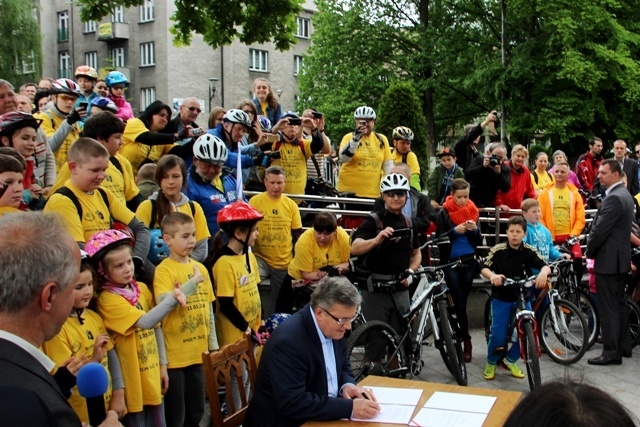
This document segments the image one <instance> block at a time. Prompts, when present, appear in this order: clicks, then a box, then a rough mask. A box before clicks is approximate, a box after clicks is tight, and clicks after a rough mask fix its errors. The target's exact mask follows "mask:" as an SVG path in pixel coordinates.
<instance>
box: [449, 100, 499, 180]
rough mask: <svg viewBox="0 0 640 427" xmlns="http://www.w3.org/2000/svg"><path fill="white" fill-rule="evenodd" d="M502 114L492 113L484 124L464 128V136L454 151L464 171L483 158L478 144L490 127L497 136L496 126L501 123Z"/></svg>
mask: <svg viewBox="0 0 640 427" xmlns="http://www.w3.org/2000/svg"><path fill="white" fill-rule="evenodd" d="M500 116H501V114H500V113H498V112H497V111H492V112H490V113H489V114H487V117H486V118H485V119H484V121H483V122H482V123H479V124H477V125H467V126H465V127H464V135H463V136H462V138H460V139H459V140H458V141H457V142H456V143H455V144H454V145H453V151H455V153H456V163H457V164H458V166H460V167H461V168H462V169H463V170H465V171H466V170H467V168H468V167H469V166H471V163H472V162H473V161H474V160H475V159H479V158H482V153H480V152H479V151H478V143H479V142H480V139H481V137H482V132H484V130H485V129H486V128H487V126H489V130H490V131H491V132H493V134H496V126H497V123H499V120H500Z"/></svg>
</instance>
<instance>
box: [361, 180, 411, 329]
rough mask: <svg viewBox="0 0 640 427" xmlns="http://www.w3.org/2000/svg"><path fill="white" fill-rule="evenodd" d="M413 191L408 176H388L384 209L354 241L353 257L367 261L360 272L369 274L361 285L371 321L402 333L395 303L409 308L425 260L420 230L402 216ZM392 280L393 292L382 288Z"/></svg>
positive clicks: (364, 225)
mask: <svg viewBox="0 0 640 427" xmlns="http://www.w3.org/2000/svg"><path fill="white" fill-rule="evenodd" d="M409 191H410V186H409V180H408V179H407V178H406V177H405V176H404V175H401V174H399V173H392V174H390V175H387V176H386V177H384V178H383V179H382V182H381V184H380V192H381V193H382V199H383V201H384V209H383V210H379V211H375V212H373V213H372V214H370V215H369V216H368V217H366V218H365V220H364V221H363V222H362V224H361V225H360V227H358V229H357V230H356V231H355V232H354V233H353V235H352V238H351V240H352V243H351V255H352V256H357V257H359V258H364V259H363V260H359V261H360V262H359V265H360V267H359V269H360V271H366V272H367V273H368V274H369V277H368V279H367V280H366V281H364V280H362V281H360V283H359V285H360V288H361V291H362V298H363V302H364V303H363V304H362V310H363V314H364V316H365V318H366V319H367V320H382V321H383V322H387V323H388V324H390V325H391V326H393V328H394V329H395V330H396V331H398V332H400V326H401V325H400V323H399V321H398V316H397V315H396V314H395V304H394V300H395V302H396V304H397V305H398V309H399V310H400V311H401V312H403V313H404V312H406V311H407V310H408V309H409V304H410V301H409V286H410V285H411V283H413V280H414V277H413V272H414V271H415V270H416V269H418V268H419V267H420V262H421V261H422V254H421V253H420V243H419V241H418V230H417V227H416V226H415V225H414V223H413V221H412V220H411V218H410V217H408V216H407V215H405V214H403V213H402V208H403V207H404V205H405V203H406V202H407V193H408V192H409ZM391 281H395V282H396V284H395V286H394V287H393V288H392V289H389V288H388V287H382V286H380V283H381V282H391Z"/></svg>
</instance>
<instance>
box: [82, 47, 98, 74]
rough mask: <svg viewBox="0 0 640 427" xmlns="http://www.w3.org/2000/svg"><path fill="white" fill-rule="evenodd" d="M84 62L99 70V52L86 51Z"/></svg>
mask: <svg viewBox="0 0 640 427" xmlns="http://www.w3.org/2000/svg"><path fill="white" fill-rule="evenodd" d="M84 63H85V65H88V66H89V67H93V68H95V69H96V70H97V69H98V52H97V51H95V50H94V51H93V52H85V53H84Z"/></svg>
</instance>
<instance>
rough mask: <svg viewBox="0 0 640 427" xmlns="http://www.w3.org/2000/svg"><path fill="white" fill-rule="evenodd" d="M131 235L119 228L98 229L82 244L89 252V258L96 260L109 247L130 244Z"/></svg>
mask: <svg viewBox="0 0 640 427" xmlns="http://www.w3.org/2000/svg"><path fill="white" fill-rule="evenodd" d="M132 243H133V242H132V240H131V237H130V236H128V235H127V234H125V233H123V232H122V231H119V230H103V231H98V232H97V233H96V234H94V235H93V236H91V238H90V239H89V240H87V243H86V244H85V246H84V250H85V251H86V252H87V253H88V254H89V256H90V257H91V260H92V261H94V262H98V261H100V260H101V259H102V257H104V255H105V254H106V253H107V252H108V251H110V250H111V249H114V248H117V247H118V246H122V245H129V246H132Z"/></svg>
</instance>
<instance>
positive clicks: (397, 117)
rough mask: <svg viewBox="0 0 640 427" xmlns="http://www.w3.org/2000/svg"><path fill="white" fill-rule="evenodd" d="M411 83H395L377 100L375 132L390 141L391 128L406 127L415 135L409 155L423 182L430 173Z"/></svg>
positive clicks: (424, 126) (421, 119)
mask: <svg viewBox="0 0 640 427" xmlns="http://www.w3.org/2000/svg"><path fill="white" fill-rule="evenodd" d="M416 93H417V92H416V90H415V88H414V86H413V84H412V83H411V82H402V81H395V82H393V83H391V85H389V88H388V89H387V90H386V92H385V93H384V95H382V97H381V98H380V104H379V106H378V120H377V121H376V130H377V131H378V132H380V133H384V134H385V135H387V138H388V139H389V141H392V131H393V128H395V127H398V126H406V127H408V128H410V129H411V130H412V131H413V133H414V139H413V142H412V143H411V151H413V152H414V153H415V154H416V156H417V157H418V161H419V162H420V173H421V175H422V176H421V181H422V182H425V181H426V178H427V176H428V170H429V156H428V151H427V132H426V130H427V122H426V119H425V117H424V115H423V114H422V103H421V102H420V98H418V95H417V94H416Z"/></svg>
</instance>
